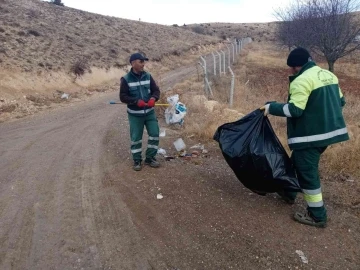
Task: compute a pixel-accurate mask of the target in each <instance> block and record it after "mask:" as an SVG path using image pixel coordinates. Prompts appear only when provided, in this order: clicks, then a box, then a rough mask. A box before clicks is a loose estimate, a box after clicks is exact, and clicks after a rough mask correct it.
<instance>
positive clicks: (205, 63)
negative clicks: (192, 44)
mask: <svg viewBox="0 0 360 270" xmlns="http://www.w3.org/2000/svg"><path fill="white" fill-rule="evenodd" d="M250 42H252V39H251V38H243V39H236V40H234V41H233V42H230V43H229V44H225V46H224V47H223V48H222V49H221V50H219V51H215V52H212V53H211V54H208V55H204V56H200V61H199V62H198V64H199V65H200V66H201V68H202V71H203V78H204V92H205V95H206V96H207V97H208V98H213V97H214V87H213V86H215V85H216V84H218V81H219V79H220V78H221V77H226V78H230V80H229V79H227V80H225V81H223V80H222V79H220V80H221V84H222V86H223V87H226V88H227V89H228V90H229V91H228V93H229V95H228V96H227V99H226V100H227V102H228V103H229V106H230V107H232V105H233V97H234V88H235V74H234V73H233V71H232V69H231V67H232V66H233V64H234V63H235V61H236V60H237V59H238V58H237V57H236V55H238V54H240V52H241V50H242V49H243V48H244V46H245V45H246V44H248V43H250Z"/></svg>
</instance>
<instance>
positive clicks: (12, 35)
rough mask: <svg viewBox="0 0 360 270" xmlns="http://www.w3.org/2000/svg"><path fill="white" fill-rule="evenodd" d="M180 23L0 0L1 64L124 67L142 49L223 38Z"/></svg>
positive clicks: (177, 50) (176, 48)
mask: <svg viewBox="0 0 360 270" xmlns="http://www.w3.org/2000/svg"><path fill="white" fill-rule="evenodd" d="M219 41H220V39H219V38H217V37H212V36H207V35H200V34H197V33H195V32H192V31H186V30H185V29H182V28H180V27H175V26H164V25H158V24H151V23H145V22H140V21H132V20H126V19H120V18H115V17H109V16H102V15H97V14H93V13H88V12H84V11H81V10H76V9H72V8H68V7H61V6H56V5H54V4H50V3H48V2H43V1H40V0H16V1H13V0H0V62H1V63H0V67H2V68H6V69H20V70H22V71H26V72H30V71H36V70H39V69H42V70H43V69H46V70H53V71H57V70H62V71H69V69H71V68H72V67H73V66H74V65H75V64H76V63H77V64H80V63H81V64H82V65H85V66H93V67H99V68H110V67H112V66H116V67H121V66H123V65H126V64H127V63H128V57H129V54H130V53H132V52H134V51H142V52H143V53H145V54H146V55H147V56H148V57H149V58H150V59H152V60H161V59H162V57H163V56H164V55H171V54H173V55H180V54H181V53H182V52H184V51H187V50H189V49H191V48H193V47H196V46H199V45H206V44H214V43H217V42H219Z"/></svg>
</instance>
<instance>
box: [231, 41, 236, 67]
mask: <svg viewBox="0 0 360 270" xmlns="http://www.w3.org/2000/svg"><path fill="white" fill-rule="evenodd" d="M231 46H232V49H233V64H234V62H235V46H234V43H231Z"/></svg>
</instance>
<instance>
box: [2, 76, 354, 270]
mask: <svg viewBox="0 0 360 270" xmlns="http://www.w3.org/2000/svg"><path fill="white" fill-rule="evenodd" d="M185 73H186V72H185ZM117 95H118V93H117V92H116V93H106V94H103V95H101V96H100V97H99V98H97V99H93V100H91V101H89V102H86V103H78V104H77V105H76V106H72V107H68V108H61V109H58V110H56V111H52V112H48V113H42V114H39V115H36V116H33V117H28V118H25V119H21V120H18V121H15V122H9V123H2V124H0V154H1V159H0V215H1V219H0V239H1V245H0V269H37V270H38V269H360V247H359V242H360V225H359V224H360V222H359V221H360V220H359V218H358V217H357V216H356V215H355V214H354V213H353V212H352V210H351V209H343V208H339V207H337V206H336V205H333V204H332V203H331V202H328V212H329V215H330V217H331V220H330V222H329V227H328V228H326V229H316V228H311V227H306V226H303V225H300V224H297V223H295V222H294V221H292V219H291V214H292V213H293V212H294V211H295V210H296V209H300V208H302V207H303V201H302V199H301V198H299V199H298V202H297V204H296V205H295V206H292V207H290V206H288V205H286V204H284V203H282V202H281V201H279V200H278V199H277V198H275V196H272V195H270V196H269V195H268V196H266V197H261V196H258V195H255V194H252V193H251V192H249V191H248V190H247V189H245V188H243V186H242V185H241V184H240V182H239V181H238V180H237V179H236V177H235V176H234V175H233V173H232V172H231V170H230V169H229V168H228V166H227V165H226V163H225V161H224V159H223V158H222V156H221V153H220V152H219V150H218V147H217V146H216V145H215V144H207V145H206V148H207V149H208V150H209V154H208V155H206V156H203V157H199V158H198V159H195V160H190V161H188V160H182V159H175V160H171V161H163V160H162V167H161V168H159V169H152V168H149V167H145V168H144V169H143V170H142V171H141V172H134V171H133V170H132V168H131V161H130V159H129V158H130V151H129V136H128V122H127V116H126V108H125V106H122V105H118V106H117V105H107V102H108V101H109V100H110V99H116V98H117ZM162 125H163V124H162ZM178 132H179V131H176V130H170V129H169V130H167V136H166V137H165V138H163V139H162V141H161V147H163V148H165V149H166V150H167V151H169V152H171V151H174V149H173V147H172V142H173V141H174V140H175V139H176V138H177V137H178V136H179V134H178ZM186 143H187V144H188V145H190V144H192V143H194V144H195V143H196V141H191V140H190V139H186ZM158 194H162V196H163V199H157V195H158ZM297 250H300V251H302V252H303V253H304V255H305V256H306V258H307V259H308V263H304V262H302V260H301V258H300V257H299V255H298V254H297V253H296V251H297Z"/></svg>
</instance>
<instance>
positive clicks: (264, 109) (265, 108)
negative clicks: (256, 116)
mask: <svg viewBox="0 0 360 270" xmlns="http://www.w3.org/2000/svg"><path fill="white" fill-rule="evenodd" d="M269 108H270V104H266V105H264V106H262V107H261V108H260V110H262V111H264V116H267V115H268V114H269Z"/></svg>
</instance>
